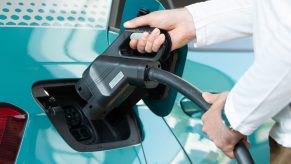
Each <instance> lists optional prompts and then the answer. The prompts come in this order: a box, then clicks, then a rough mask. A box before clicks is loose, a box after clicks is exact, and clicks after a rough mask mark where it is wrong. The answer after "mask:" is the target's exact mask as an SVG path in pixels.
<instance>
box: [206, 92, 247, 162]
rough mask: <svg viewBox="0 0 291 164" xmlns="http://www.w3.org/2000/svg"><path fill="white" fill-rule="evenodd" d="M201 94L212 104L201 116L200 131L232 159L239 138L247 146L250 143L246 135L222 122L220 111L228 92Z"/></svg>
mask: <svg viewBox="0 0 291 164" xmlns="http://www.w3.org/2000/svg"><path fill="white" fill-rule="evenodd" d="M202 96H203V98H204V99H205V101H207V102H208V103H209V104H212V106H211V107H210V109H209V110H208V111H207V112H206V113H205V114H204V115H203V116H202V122H203V128H202V131H203V132H204V133H206V134H207V135H208V138H209V139H210V140H212V141H213V142H214V144H215V145H216V146H217V147H218V148H219V149H221V150H222V151H223V152H224V154H225V155H227V156H228V157H229V158H231V159H233V158H234V154H233V150H234V146H235V145H236V144H237V143H238V142H239V141H240V140H241V139H244V142H245V144H246V146H247V147H249V146H250V143H249V142H248V141H247V136H245V135H243V134H241V133H239V132H235V131H232V130H230V129H229V128H227V127H226V126H225V125H224V124H223V120H222V117H221V112H222V110H223V107H224V104H225V101H226V98H227V96H228V93H227V92H224V93H220V94H211V93H203V94H202Z"/></svg>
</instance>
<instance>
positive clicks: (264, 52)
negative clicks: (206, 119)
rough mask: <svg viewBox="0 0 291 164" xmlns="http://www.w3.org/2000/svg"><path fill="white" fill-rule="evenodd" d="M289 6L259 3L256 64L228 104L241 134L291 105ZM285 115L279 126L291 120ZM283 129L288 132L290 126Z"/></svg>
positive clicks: (229, 115) (273, 1)
mask: <svg viewBox="0 0 291 164" xmlns="http://www.w3.org/2000/svg"><path fill="white" fill-rule="evenodd" d="M290 7H291V3H290V1H289V0H282V1H280V2H279V1H276V0H270V1H257V5H256V16H255V17H256V18H255V22H254V24H253V36H254V50H255V62H254V64H253V65H252V66H251V68H250V69H249V70H248V71H247V72H246V73H245V74H244V75H243V77H242V78H241V79H240V80H239V81H238V83H237V84H236V85H235V87H234V88H233V89H232V90H231V92H230V94H229V96H228V98H227V101H226V104H225V114H226V116H227V118H228V120H229V122H230V124H231V125H232V127H233V128H234V129H236V130H238V131H240V132H241V133H242V134H245V135H249V134H251V133H252V132H253V131H254V130H255V129H257V128H258V126H260V125H261V124H262V123H264V122H265V121H267V120H268V119H270V118H272V117H274V116H276V115H277V113H279V112H280V111H282V110H285V109H287V108H285V107H286V106H287V105H288V104H289V103H290V102H291V22H290V20H289V19H286V18H290V17H291V13H290ZM284 108H285V109H284ZM287 110H288V109H287ZM286 113H287V114H288V115H287V116H280V118H278V119H279V120H280V123H284V122H285V121H286V119H287V120H290V119H291V111H288V112H286ZM277 121H278V120H277ZM282 127H285V129H286V128H287V125H282ZM289 134H290V129H289ZM288 140H290V138H289V139H288ZM289 146H290V144H289Z"/></svg>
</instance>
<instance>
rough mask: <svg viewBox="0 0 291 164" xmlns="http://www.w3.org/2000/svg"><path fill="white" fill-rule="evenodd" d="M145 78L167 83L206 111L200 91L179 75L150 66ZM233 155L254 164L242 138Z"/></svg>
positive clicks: (207, 107) (242, 163) (244, 162)
mask: <svg viewBox="0 0 291 164" xmlns="http://www.w3.org/2000/svg"><path fill="white" fill-rule="evenodd" d="M147 78H148V80H151V81H156V82H159V83H162V84H164V85H167V86H169V87H170V88H174V89H176V90H177V91H178V92H180V93H181V94H183V95H184V96H185V97H187V98H189V99H190V100H191V101H193V102H194V103H195V104H197V105H198V106H199V107H200V108H201V109H203V110H204V111H207V110H208V109H209V108H210V106H211V105H210V104H208V103H207V102H206V101H205V100H204V99H203V97H202V92H201V91H200V90H199V89H198V88H196V87H195V86H193V85H192V84H190V83H188V82H186V81H185V80H183V79H182V78H180V77H179V76H176V75H175V74H172V73H170V72H168V71H165V70H162V69H158V68H150V69H149V70H148V71H147ZM234 155H235V158H236V160H237V162H238V163H239V164H254V160H253V158H252V156H251V154H250V152H249V151H248V149H247V147H246V145H245V144H244V143H243V140H241V141H239V142H238V143H237V144H236V145H235V147H234Z"/></svg>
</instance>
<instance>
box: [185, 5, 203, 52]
mask: <svg viewBox="0 0 291 164" xmlns="http://www.w3.org/2000/svg"><path fill="white" fill-rule="evenodd" d="M203 6H204V4H203V3H195V4H192V5H189V6H186V7H185V8H186V9H187V10H188V11H189V12H190V13H191V15H192V18H193V21H194V24H195V30H196V31H195V33H196V38H195V39H194V47H196V48H197V47H202V46H206V28H203V27H205V25H206V22H205V21H204V19H202V17H203V13H204V12H203V8H204V7H203Z"/></svg>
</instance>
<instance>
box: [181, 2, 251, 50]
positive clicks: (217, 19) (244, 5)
mask: <svg viewBox="0 0 291 164" xmlns="http://www.w3.org/2000/svg"><path fill="white" fill-rule="evenodd" d="M186 8H187V9H188V10H189V12H190V13H191V15H192V17H193V20H194V24H195V30H196V39H195V40H194V46H195V47H201V46H207V45H211V44H215V43H220V42H223V41H228V40H231V39H236V38H240V37H245V36H249V35H251V34H252V22H253V13H254V11H253V10H254V3H253V1H252V0H210V1H206V2H200V3H196V4H192V5H189V6H186Z"/></svg>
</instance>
